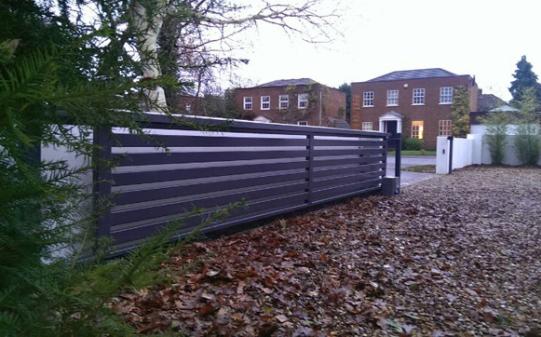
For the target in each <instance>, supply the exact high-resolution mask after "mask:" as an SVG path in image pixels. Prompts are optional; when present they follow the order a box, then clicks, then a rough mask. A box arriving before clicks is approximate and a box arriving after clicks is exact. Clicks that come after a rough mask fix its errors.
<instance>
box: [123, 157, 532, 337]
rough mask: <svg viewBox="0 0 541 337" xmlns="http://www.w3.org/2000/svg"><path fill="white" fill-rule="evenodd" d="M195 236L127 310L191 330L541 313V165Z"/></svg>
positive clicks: (479, 324) (428, 324)
mask: <svg viewBox="0 0 541 337" xmlns="http://www.w3.org/2000/svg"><path fill="white" fill-rule="evenodd" d="M402 191H403V193H402V194H400V195H398V196H394V197H383V196H372V197H368V198H354V199H349V200H347V201H344V202H342V203H339V204H336V205H333V206H328V207H325V208H322V209H320V210H317V211H312V212H307V213H305V214H300V215H297V216H293V217H289V218H285V219H282V220H276V221H274V222H273V223H270V224H267V225H265V226H262V227H260V228H257V229H254V230H250V231H246V232H243V233H238V234H235V235H230V236H227V237H223V238H220V239H218V240H212V241H208V242H204V243H197V244H194V245H191V246H189V247H188V248H187V250H183V251H182V252H181V253H178V254H174V256H173V257H172V258H171V260H170V261H169V262H168V263H167V264H166V265H165V266H164V270H166V271H167V272H168V274H170V275H171V277H170V279H171V283H166V284H163V285H161V286H158V287H154V288H151V289H144V290H142V291H138V292H128V293H126V294H124V295H122V296H121V297H119V298H117V299H116V300H115V301H113V308H114V309H115V310H117V311H118V312H119V313H121V314H122V315H123V317H124V318H125V319H126V320H128V321H129V322H131V323H132V324H133V325H134V326H135V327H136V328H137V329H138V330H139V331H145V332H157V331H164V330H169V329H173V330H175V331H181V332H183V333H185V334H186V335H189V336H269V337H270V336H275V337H278V336H296V337H300V336H403V337H408V336H519V335H521V336H524V335H526V334H527V333H528V332H529V333H532V331H533V330H534V329H535V327H536V326H539V325H540V324H541V258H540V257H541V221H540V219H541V197H540V196H541V169H521V168H486V167H475V168H467V169H464V170H459V171H456V172H455V173H453V174H452V175H448V176H440V177H437V178H434V179H431V180H430V181H426V182H420V183H418V184H415V185H411V186H408V187H406V188H404V189H402ZM531 336H539V335H538V334H531Z"/></svg>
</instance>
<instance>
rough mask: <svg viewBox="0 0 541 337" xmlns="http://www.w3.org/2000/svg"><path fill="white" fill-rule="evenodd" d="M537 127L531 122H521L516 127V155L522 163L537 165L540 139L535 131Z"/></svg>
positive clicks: (540, 149)
mask: <svg viewBox="0 0 541 337" xmlns="http://www.w3.org/2000/svg"><path fill="white" fill-rule="evenodd" d="M537 132H538V131H537V127H536V126H535V125H531V124H521V125H519V126H518V128H517V136H516V138H515V148H516V150H517V157H518V159H519V160H520V162H521V163H522V164H524V165H537V163H538V162H539V152H540V151H541V146H540V145H541V144H540V143H541V140H540V136H539V134H538V133H537Z"/></svg>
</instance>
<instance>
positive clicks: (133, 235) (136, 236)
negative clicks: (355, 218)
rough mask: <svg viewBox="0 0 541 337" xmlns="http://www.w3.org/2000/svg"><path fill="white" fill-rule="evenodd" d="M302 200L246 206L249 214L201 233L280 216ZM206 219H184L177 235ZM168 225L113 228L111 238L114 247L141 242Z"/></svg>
mask: <svg viewBox="0 0 541 337" xmlns="http://www.w3.org/2000/svg"><path fill="white" fill-rule="evenodd" d="M304 200H305V194H298V195H292V196H286V197H282V198H275V199H270V200H265V201H261V202H257V203H254V204H253V205H249V206H248V207H251V208H248V209H250V211H249V212H250V214H244V215H243V216H240V217H235V218H234V219H233V220H231V218H232V217H229V218H227V219H221V220H220V221H219V222H217V223H212V224H208V225H206V226H205V227H202V228H201V232H203V233H205V232H208V231H209V230H216V229H222V228H227V227H231V226H233V225H235V224H239V223H244V222H248V221H254V220H257V219H259V218H264V217H269V216H272V215H276V214H280V213H282V212H284V211H286V210H289V209H293V208H302V207H304ZM239 211H242V210H239ZM233 216H234V215H233ZM206 217H207V215H205V214H203V215H197V216H192V217H190V218H187V219H185V220H184V221H183V222H182V226H181V227H180V229H179V232H178V234H179V235H182V234H187V233H190V232H191V231H192V230H193V229H194V228H195V227H197V226H198V225H199V224H201V222H202V219H203V218H206ZM168 223H169V222H162V223H158V224H153V225H148V226H144V225H142V226H141V225H140V226H137V227H133V228H129V227H128V228H123V229H122V230H115V228H114V227H113V229H112V232H111V237H112V239H113V243H114V244H115V245H119V244H122V243H126V242H130V241H136V240H141V239H144V238H148V237H149V236H151V235H152V234H155V233H156V232H157V231H158V230H159V229H161V228H163V227H164V226H165V225H167V224H168Z"/></svg>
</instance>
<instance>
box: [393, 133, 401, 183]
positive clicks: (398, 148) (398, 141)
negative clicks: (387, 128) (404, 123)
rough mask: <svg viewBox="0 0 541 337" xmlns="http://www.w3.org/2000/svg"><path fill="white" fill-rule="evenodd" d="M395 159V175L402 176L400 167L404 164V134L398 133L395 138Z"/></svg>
mask: <svg viewBox="0 0 541 337" xmlns="http://www.w3.org/2000/svg"><path fill="white" fill-rule="evenodd" d="M394 144H395V146H396V147H395V152H394V156H395V160H394V176H395V177H397V178H400V168H401V165H402V163H401V162H402V134H401V133H397V134H396V138H395V142H394Z"/></svg>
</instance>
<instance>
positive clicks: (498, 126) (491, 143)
mask: <svg viewBox="0 0 541 337" xmlns="http://www.w3.org/2000/svg"><path fill="white" fill-rule="evenodd" d="M482 122H483V124H485V125H486V126H487V135H486V140H487V143H488V148H489V151H490V157H491V159H492V164H495V165H501V164H502V163H503V160H504V157H505V145H506V144H507V141H506V139H507V127H508V125H509V122H510V119H509V116H508V114H506V113H505V112H496V113H491V114H489V115H488V116H487V117H486V118H484V119H483V120H482Z"/></svg>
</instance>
